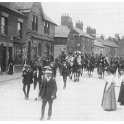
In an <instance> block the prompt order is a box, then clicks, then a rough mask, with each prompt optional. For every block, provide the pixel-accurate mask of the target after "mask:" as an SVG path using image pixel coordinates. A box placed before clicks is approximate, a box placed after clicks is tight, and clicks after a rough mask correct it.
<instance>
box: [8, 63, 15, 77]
mask: <svg viewBox="0 0 124 124" xmlns="http://www.w3.org/2000/svg"><path fill="white" fill-rule="evenodd" d="M13 72H14V64H13V62H12V61H11V62H10V63H9V67H8V74H11V75H12V74H13Z"/></svg>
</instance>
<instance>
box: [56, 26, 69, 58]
mask: <svg viewBox="0 0 124 124" xmlns="http://www.w3.org/2000/svg"><path fill="white" fill-rule="evenodd" d="M69 32H70V30H69V28H68V27H67V26H62V25H59V26H57V27H56V28H55V37H54V39H55V40H54V58H56V57H57V56H59V55H60V54H61V51H63V50H64V51H67V40H68V35H69Z"/></svg>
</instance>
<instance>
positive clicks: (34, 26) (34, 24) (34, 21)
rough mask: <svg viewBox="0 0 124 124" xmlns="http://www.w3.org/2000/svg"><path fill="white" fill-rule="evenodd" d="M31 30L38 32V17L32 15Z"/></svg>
mask: <svg viewBox="0 0 124 124" xmlns="http://www.w3.org/2000/svg"><path fill="white" fill-rule="evenodd" d="M32 30H33V31H38V17H37V16H35V15H33V19H32Z"/></svg>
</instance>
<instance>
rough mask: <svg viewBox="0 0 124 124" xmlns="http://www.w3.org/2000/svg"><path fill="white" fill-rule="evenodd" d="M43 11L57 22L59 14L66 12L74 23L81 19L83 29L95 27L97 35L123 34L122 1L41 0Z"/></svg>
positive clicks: (58, 21)
mask: <svg viewBox="0 0 124 124" xmlns="http://www.w3.org/2000/svg"><path fill="white" fill-rule="evenodd" d="M42 6H43V9H44V12H45V13H46V14H47V15H48V16H49V17H50V18H51V19H52V20H54V21H55V22H56V23H57V24H60V22H61V15H63V14H65V13H68V14H69V15H70V16H71V17H72V19H73V23H74V24H75V22H76V21H78V20H81V21H82V22H83V24H84V31H85V29H86V27H87V26H91V27H93V28H96V33H97V35H101V34H103V35H105V36H106V37H108V36H113V35H114V34H115V33H118V34H120V36H123V35H124V2H122V1H121V2H120V1H119V2H117V1H116V2H98V1H96V2H81V1H77V2H71V1H70V2H62V1H61V2H42Z"/></svg>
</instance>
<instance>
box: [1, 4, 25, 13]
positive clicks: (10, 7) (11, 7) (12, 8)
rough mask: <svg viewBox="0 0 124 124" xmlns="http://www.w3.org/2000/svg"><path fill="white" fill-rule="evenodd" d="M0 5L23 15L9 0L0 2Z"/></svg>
mask: <svg viewBox="0 0 124 124" xmlns="http://www.w3.org/2000/svg"><path fill="white" fill-rule="evenodd" d="M0 5H1V6H3V7H6V8H7V9H9V10H11V11H13V12H16V13H18V14H21V15H24V14H23V13H22V12H20V11H18V10H17V9H15V7H14V6H13V5H12V3H10V2H0Z"/></svg>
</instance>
